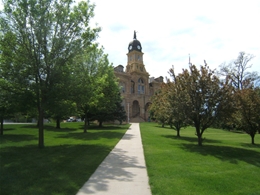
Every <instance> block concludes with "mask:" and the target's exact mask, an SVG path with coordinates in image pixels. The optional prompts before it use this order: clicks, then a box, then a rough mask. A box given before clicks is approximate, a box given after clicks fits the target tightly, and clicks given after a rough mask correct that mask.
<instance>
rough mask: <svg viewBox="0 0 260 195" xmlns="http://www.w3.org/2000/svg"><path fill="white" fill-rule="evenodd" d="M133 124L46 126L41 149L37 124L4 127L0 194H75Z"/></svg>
mask: <svg viewBox="0 0 260 195" xmlns="http://www.w3.org/2000/svg"><path fill="white" fill-rule="evenodd" d="M129 126H130V125H121V126H120V125H118V126H109V125H105V126H104V127H102V128H98V127H95V126H91V127H90V128H89V130H88V133H83V123H63V124H62V125H61V127H62V129H55V128H54V124H50V125H49V124H48V125H46V127H45V130H44V131H45V148H43V149H39V148H38V145H37V143H38V130H37V128H36V127H35V125H5V132H4V135H3V136H0V194H1V195H17V194H20V195H35V194H37V195H71V194H76V193H77V192H78V190H79V189H80V188H81V187H82V185H83V184H84V183H85V182H86V181H87V180H88V178H89V177H90V176H91V175H92V174H93V173H94V171H95V170H96V168H97V167H98V166H99V164H100V163H101V162H102V161H103V160H104V159H105V157H106V156H107V155H108V154H109V153H110V151H111V150H112V149H113V148H114V146H115V145H116V144H117V143H118V141H119V140H120V139H121V138H122V137H123V135H124V134H125V132H126V130H127V129H128V127H129Z"/></svg>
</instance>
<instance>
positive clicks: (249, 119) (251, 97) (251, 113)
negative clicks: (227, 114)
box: [234, 88, 260, 144]
mask: <svg viewBox="0 0 260 195" xmlns="http://www.w3.org/2000/svg"><path fill="white" fill-rule="evenodd" d="M235 97H236V100H237V101H236V103H237V111H236V112H235V113H234V115H235V117H234V118H235V119H236V123H237V124H238V126H239V127H240V128H242V129H243V130H244V131H245V132H246V133H247V134H249V135H250V136H251V143H252V144H255V142H254V137H255V134H256V133H257V131H259V130H260V115H259V113H260V96H259V94H258V92H257V91H256V90H255V89H252V88H247V89H242V90H239V91H237V92H236V94H235Z"/></svg>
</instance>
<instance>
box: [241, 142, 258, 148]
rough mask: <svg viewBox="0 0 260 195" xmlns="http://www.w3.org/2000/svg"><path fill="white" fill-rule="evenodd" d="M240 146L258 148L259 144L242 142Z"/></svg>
mask: <svg viewBox="0 0 260 195" xmlns="http://www.w3.org/2000/svg"><path fill="white" fill-rule="evenodd" d="M241 146H243V147H246V148H259V149H260V144H251V143H242V144H241Z"/></svg>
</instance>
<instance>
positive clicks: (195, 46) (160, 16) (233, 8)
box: [0, 0, 260, 77]
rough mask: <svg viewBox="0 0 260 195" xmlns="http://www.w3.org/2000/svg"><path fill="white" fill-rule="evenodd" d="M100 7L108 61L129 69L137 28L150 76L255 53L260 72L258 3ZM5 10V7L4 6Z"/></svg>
mask: <svg viewBox="0 0 260 195" xmlns="http://www.w3.org/2000/svg"><path fill="white" fill-rule="evenodd" d="M91 2H92V3H95V4H96V8H95V17H94V18H93V23H98V25H99V26H100V27H101V28H102V31H101V32H100V37H99V39H98V42H99V43H100V44H101V45H103V46H104V48H105V52H106V53H108V55H109V60H110V61H111V62H112V63H113V64H114V65H118V64H122V65H124V66H125V65H126V63H127V58H126V53H127V52H128V51H127V46H128V44H129V42H130V41H132V39H133V31H134V30H137V31H138V33H137V39H138V40H139V41H140V42H141V44H142V47H143V52H144V64H145V66H146V70H147V71H148V72H149V73H150V75H151V76H155V77H158V76H169V75H168V73H167V72H168V70H169V69H170V68H171V67H172V65H174V66H175V68H176V70H177V72H180V71H181V69H182V68H187V67H188V58H189V54H190V56H191V61H192V63H194V64H196V65H201V64H203V60H204V59H205V60H206V61H207V63H208V65H209V66H210V67H211V68H212V69H214V68H217V66H218V65H219V64H221V63H222V62H225V61H227V62H229V61H230V60H232V59H235V58H236V57H237V55H238V53H239V52H240V51H245V52H247V53H251V54H253V55H255V56H256V57H255V58H254V59H253V60H252V63H253V64H254V65H253V70H256V71H258V72H260V36H259V35H260V28H259V18H260V1H259V0H250V1H244V0H228V1H227V0H218V1H208V0H196V1H194V0H182V1H179V0H178V1H177V0H172V1H169V0H160V1H158V0H149V1H148V0H147V1H146V0H131V1H124V0H109V1H104V0H91ZM0 6H1V5H0Z"/></svg>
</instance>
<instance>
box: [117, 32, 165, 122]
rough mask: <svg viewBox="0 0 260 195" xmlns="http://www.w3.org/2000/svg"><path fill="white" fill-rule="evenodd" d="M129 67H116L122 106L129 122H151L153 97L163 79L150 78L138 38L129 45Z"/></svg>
mask: <svg viewBox="0 0 260 195" xmlns="http://www.w3.org/2000/svg"><path fill="white" fill-rule="evenodd" d="M127 49H128V53H127V54H126V55H127V65H126V69H125V70H124V66H123V65H118V66H117V67H114V73H115V75H116V77H117V78H118V82H119V86H120V89H121V95H122V100H123V101H122V105H123V106H124V108H125V111H126V113H127V118H128V119H127V121H128V122H129V121H131V122H143V121H148V120H149V106H150V105H151V103H152V102H151V97H152V96H153V94H154V93H155V91H157V90H158V89H160V86H161V84H162V83H163V77H159V78H154V77H151V78H149V73H148V72H147V71H146V69H145V65H144V61H143V54H144V53H143V52H142V45H141V43H140V41H138V40H137V38H136V31H134V37H133V40H132V41H131V42H130V43H129V44H128V48H127Z"/></svg>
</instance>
